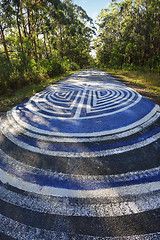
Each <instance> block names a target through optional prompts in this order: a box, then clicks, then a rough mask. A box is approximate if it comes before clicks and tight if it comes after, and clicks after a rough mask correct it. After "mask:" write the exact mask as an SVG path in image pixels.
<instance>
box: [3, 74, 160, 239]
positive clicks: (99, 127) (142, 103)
mask: <svg viewBox="0 0 160 240" xmlns="http://www.w3.org/2000/svg"><path fill="white" fill-rule="evenodd" d="M159 165H160V107H159V106H158V105H156V104H154V103H153V102H152V101H150V100H148V99H147V98H144V97H142V96H141V95H140V94H138V93H137V92H136V91H134V90H133V89H131V88H129V87H127V86H126V85H124V84H122V83H120V82H118V81H117V80H116V79H114V78H113V77H111V76H109V75H108V74H106V73H104V72H102V71H98V70H84V71H80V72H78V73H75V74H73V75H71V76H70V77H68V78H67V79H65V80H62V81H60V82H59V83H57V84H55V85H52V86H50V87H48V88H46V90H44V91H42V92H40V93H37V94H35V95H34V96H33V97H32V98H31V99H30V100H28V101H26V102H24V103H22V104H20V105H18V106H16V107H14V108H13V109H12V110H11V111H9V112H7V113H6V114H5V115H4V116H2V117H1V120H0V239H2V240H3V239H19V240H21V239H28V240H31V239H37V240H42V239H46V240H49V239H50V240H54V239H55V240H60V239H62V240H107V239H108V240H114V239H115V240H118V239H119V240H125V239H128V240H135V239H138V240H139V239H143V240H144V239H145V240H150V239H156V240H157V239H160V167H159Z"/></svg>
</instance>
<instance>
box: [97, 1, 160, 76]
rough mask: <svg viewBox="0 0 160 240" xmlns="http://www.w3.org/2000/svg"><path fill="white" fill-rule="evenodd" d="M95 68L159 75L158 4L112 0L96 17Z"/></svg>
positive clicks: (159, 21) (159, 15) (156, 2)
mask: <svg viewBox="0 0 160 240" xmlns="http://www.w3.org/2000/svg"><path fill="white" fill-rule="evenodd" d="M98 25H99V36H98V39H97V40H96V43H95V45H96V51H97V58H96V62H97V64H98V65H99V66H112V67H114V68H124V69H130V70H132V69H141V70H142V69H143V70H145V71H146V70H147V71H155V72H159V73H160V31H159V29H160V2H159V1H151V0H141V1H139V0H124V1H122V2H119V3H117V1H113V2H112V4H111V5H110V6H109V8H108V9H104V10H103V11H101V13H100V15H99V24H98Z"/></svg>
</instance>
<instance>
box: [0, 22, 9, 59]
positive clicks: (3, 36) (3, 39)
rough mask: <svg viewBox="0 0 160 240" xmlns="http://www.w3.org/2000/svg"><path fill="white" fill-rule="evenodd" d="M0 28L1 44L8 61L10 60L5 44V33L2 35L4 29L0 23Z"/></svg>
mask: <svg viewBox="0 0 160 240" xmlns="http://www.w3.org/2000/svg"><path fill="white" fill-rule="evenodd" d="M0 30H1V39H2V44H3V47H4V51H5V54H6V57H7V59H8V61H9V62H10V58H9V54H8V49H7V44H6V40H5V35H4V29H3V27H2V25H1V24H0Z"/></svg>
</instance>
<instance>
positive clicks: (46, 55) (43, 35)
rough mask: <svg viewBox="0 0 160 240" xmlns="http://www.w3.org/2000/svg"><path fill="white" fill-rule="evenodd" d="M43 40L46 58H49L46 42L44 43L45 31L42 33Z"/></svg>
mask: <svg viewBox="0 0 160 240" xmlns="http://www.w3.org/2000/svg"><path fill="white" fill-rule="evenodd" d="M43 40H44V46H45V49H46V56H47V58H49V56H48V49H47V44H46V37H45V33H44V34H43Z"/></svg>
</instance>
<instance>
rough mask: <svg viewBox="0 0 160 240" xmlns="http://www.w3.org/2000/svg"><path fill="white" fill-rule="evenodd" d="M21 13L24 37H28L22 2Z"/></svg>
mask: <svg viewBox="0 0 160 240" xmlns="http://www.w3.org/2000/svg"><path fill="white" fill-rule="evenodd" d="M20 13H21V18H22V25H23V32H24V36H25V37H27V29H26V25H25V22H24V17H23V7H22V1H21V3H20Z"/></svg>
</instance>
